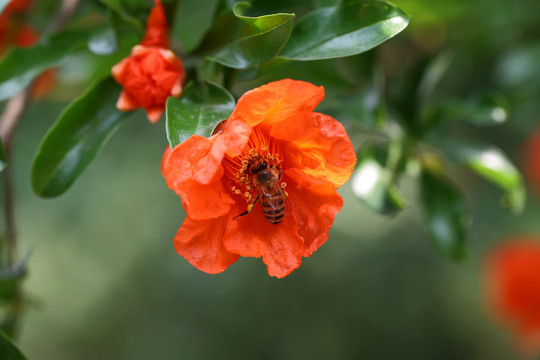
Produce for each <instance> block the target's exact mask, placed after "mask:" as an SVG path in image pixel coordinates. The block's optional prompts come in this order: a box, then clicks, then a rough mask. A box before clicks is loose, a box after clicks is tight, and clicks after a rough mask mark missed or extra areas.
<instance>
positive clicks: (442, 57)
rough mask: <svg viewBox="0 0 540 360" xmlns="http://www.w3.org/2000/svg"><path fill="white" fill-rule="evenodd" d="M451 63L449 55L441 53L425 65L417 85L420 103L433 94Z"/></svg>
mask: <svg viewBox="0 0 540 360" xmlns="http://www.w3.org/2000/svg"><path fill="white" fill-rule="evenodd" d="M451 62H452V57H451V55H450V53H448V52H442V53H440V54H438V55H437V56H435V57H433V59H431V61H430V62H428V63H427V64H426V67H425V69H424V72H423V74H422V78H421V79H420V83H419V84H418V96H419V97H420V99H421V101H425V100H426V99H427V98H428V97H429V96H430V95H431V94H432V93H433V91H434V90H435V88H436V87H437V85H438V84H439V83H440V82H441V80H442V78H443V76H444V74H446V71H447V70H448V68H449V67H450V63H451Z"/></svg>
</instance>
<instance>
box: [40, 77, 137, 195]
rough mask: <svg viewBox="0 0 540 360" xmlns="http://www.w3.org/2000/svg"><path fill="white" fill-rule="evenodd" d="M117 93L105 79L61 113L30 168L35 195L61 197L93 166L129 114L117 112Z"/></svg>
mask: <svg viewBox="0 0 540 360" xmlns="http://www.w3.org/2000/svg"><path fill="white" fill-rule="evenodd" d="M120 91H121V87H120V85H118V84H117V83H116V82H115V81H114V80H113V79H112V78H107V79H105V80H102V81H101V82H99V83H98V84H96V85H95V86H93V87H91V88H90V89H89V90H88V91H87V92H86V93H85V94H83V95H82V96H80V97H79V98H77V99H75V100H74V101H73V102H72V103H71V104H70V105H69V106H68V107H67V108H66V109H65V110H64V111H63V112H62V114H61V115H60V117H59V118H58V120H57V121H56V123H55V124H54V125H53V127H52V128H51V129H50V130H49V131H48V132H47V134H46V135H45V137H44V138H43V140H42V142H41V144H40V146H39V149H38V151H37V153H36V155H35V158H34V161H33V164H32V173H31V180H32V187H33V189H34V191H35V192H36V194H38V195H41V196H44V197H53V196H58V195H60V194H62V193H63V192H64V191H66V190H67V189H68V188H69V187H70V186H71V185H72V184H73V183H74V182H75V180H76V179H77V178H78V177H79V175H81V173H82V172H83V171H84V170H85V169H86V168H87V167H88V166H89V165H90V164H91V163H92V161H93V160H94V159H95V157H96V156H97V154H98V153H99V151H100V150H101V148H102V147H103V145H104V144H105V142H106V141H107V140H108V139H109V138H110V136H111V135H112V134H113V133H114V131H115V130H116V129H117V128H118V127H119V126H120V124H121V123H122V121H123V120H124V119H126V118H127V117H128V116H129V114H130V113H126V112H121V111H119V110H117V109H116V100H117V99H118V96H119V94H120Z"/></svg>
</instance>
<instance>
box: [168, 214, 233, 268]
mask: <svg viewBox="0 0 540 360" xmlns="http://www.w3.org/2000/svg"><path fill="white" fill-rule="evenodd" d="M227 218H228V215H224V216H221V217H217V218H212V219H207V220H200V221H197V220H193V219H191V218H189V217H186V219H185V220H184V222H183V223H182V226H181V227H180V229H179V230H178V233H177V234H176V237H175V238H174V248H175V249H176V251H177V252H178V253H179V254H180V255H182V256H183V257H184V258H185V259H186V260H187V261H189V262H190V263H191V264H192V265H193V266H195V267H196V268H197V269H199V270H201V271H204V272H207V273H209V274H217V273H220V272H222V271H224V270H225V269H227V267H228V266H229V265H231V264H232V263H233V262H235V261H236V260H238V257H239V256H238V255H236V254H232V253H230V252H229V251H227V250H226V249H225V247H224V246H223V234H224V233H225V230H226V226H227Z"/></svg>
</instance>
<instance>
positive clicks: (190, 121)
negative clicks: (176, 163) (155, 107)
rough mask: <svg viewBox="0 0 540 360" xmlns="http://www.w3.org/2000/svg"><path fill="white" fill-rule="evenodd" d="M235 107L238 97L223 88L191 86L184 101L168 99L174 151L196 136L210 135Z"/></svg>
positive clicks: (169, 124)
mask: <svg viewBox="0 0 540 360" xmlns="http://www.w3.org/2000/svg"><path fill="white" fill-rule="evenodd" d="M234 105H235V101H234V97H233V96H232V95H231V94H230V93H229V92H228V91H227V90H225V89H224V88H222V87H221V86H218V85H216V84H214V83H211V82H202V83H189V84H188V85H187V86H186V87H185V89H184V92H183V93H182V97H181V98H179V99H177V98H174V97H169V98H168V99H167V104H166V116H167V139H168V140H169V144H170V145H171V148H174V147H175V146H176V145H178V144H181V143H182V142H184V141H185V140H186V139H188V138H189V137H190V136H191V135H194V134H197V135H200V136H206V137H208V136H210V135H211V134H212V131H213V130H214V128H215V127H216V125H217V124H218V123H219V122H220V121H222V120H225V119H227V118H228V117H229V115H230V114H231V112H232V111H233V109H234Z"/></svg>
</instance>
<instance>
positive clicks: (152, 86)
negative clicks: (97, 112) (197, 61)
mask: <svg viewBox="0 0 540 360" xmlns="http://www.w3.org/2000/svg"><path fill="white" fill-rule="evenodd" d="M168 47H169V36H168V25H167V19H166V18H165V12H164V10H163V6H162V5H161V1H159V0H156V1H155V3H154V8H153V9H152V12H151V13H150V16H149V17H148V20H147V23H146V34H145V36H144V38H143V40H142V41H141V43H140V44H139V45H136V46H135V47H133V49H132V51H131V55H130V56H128V57H127V58H125V59H124V60H122V61H121V62H119V63H118V64H116V65H115V66H114V67H113V68H112V75H113V77H114V79H115V80H116V81H117V82H118V83H119V84H121V85H122V86H123V88H124V90H123V91H122V93H121V94H120V97H119V98H118V101H117V103H116V107H117V108H118V109H119V110H121V111H131V110H135V109H138V108H140V107H142V108H144V109H145V110H146V115H147V117H148V119H149V120H150V121H151V122H152V123H156V122H157V121H159V119H160V118H161V115H163V112H164V111H165V102H166V100H167V98H168V97H169V96H175V97H178V96H180V95H181V94H182V87H183V84H184V81H185V78H186V72H185V70H184V65H183V64H182V61H181V60H180V59H179V58H178V57H177V56H176V55H175V54H174V53H173V52H172V51H171V50H169V49H168Z"/></svg>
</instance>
